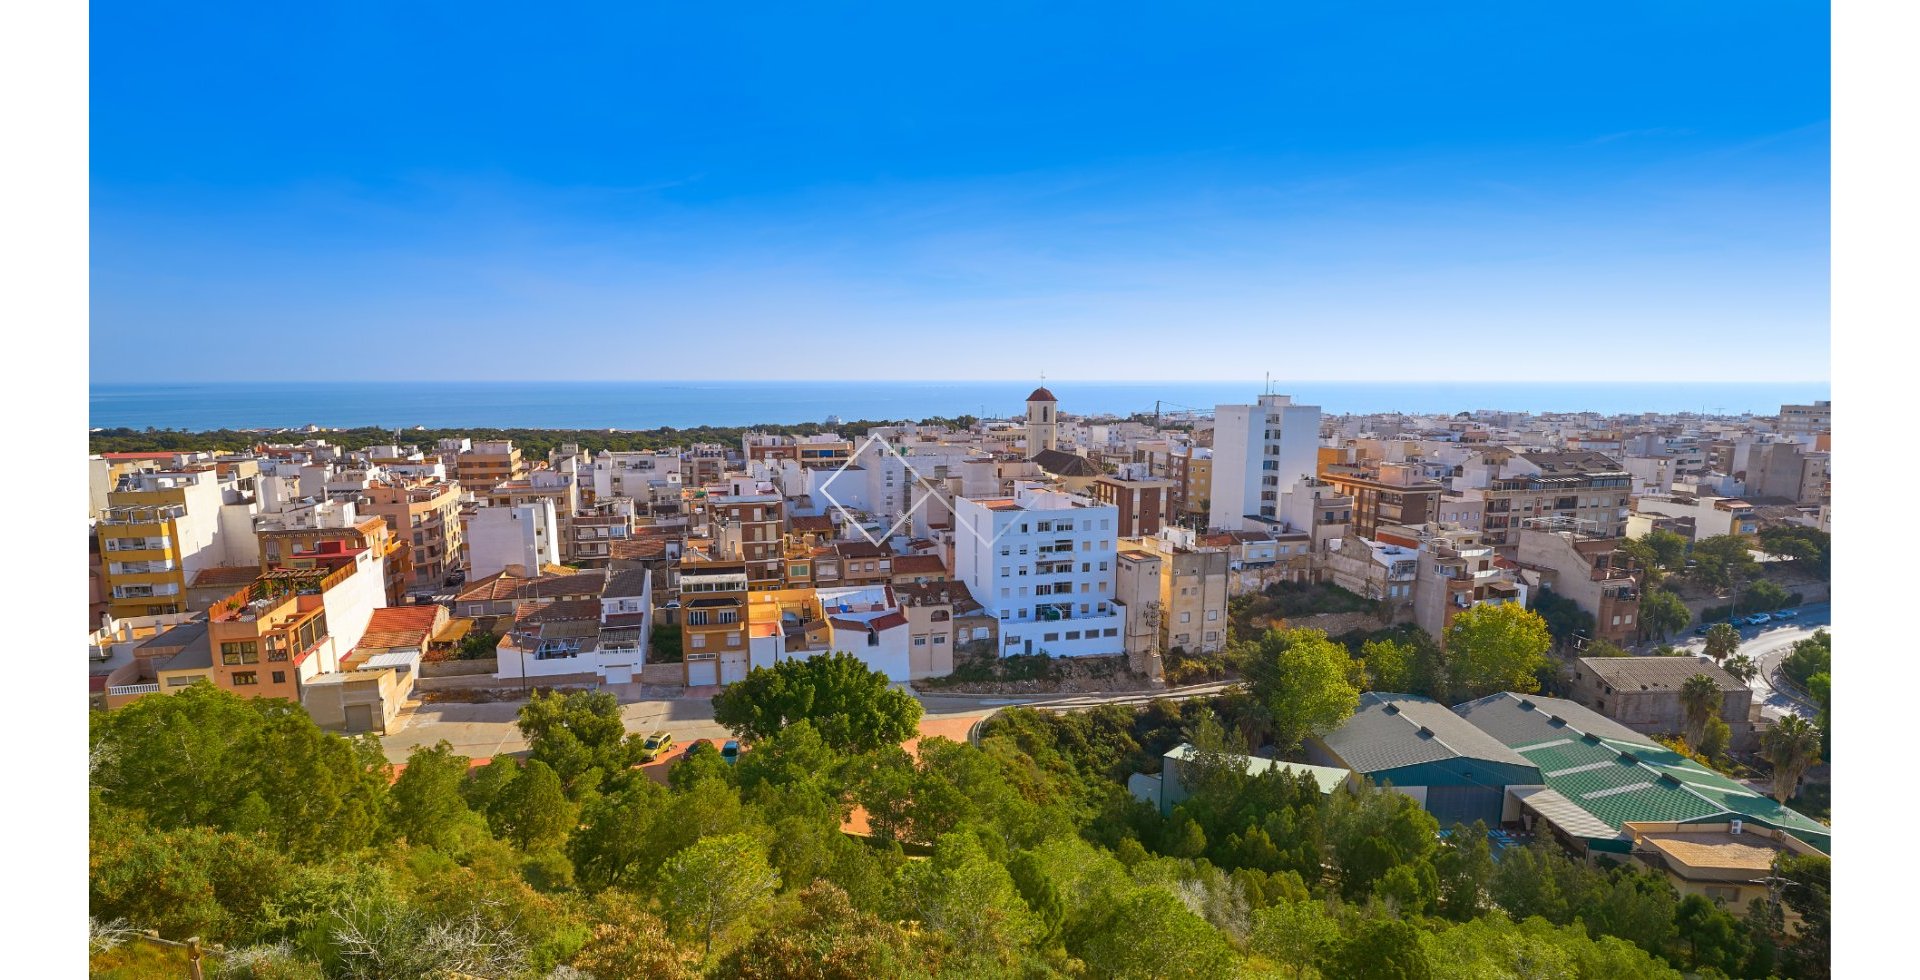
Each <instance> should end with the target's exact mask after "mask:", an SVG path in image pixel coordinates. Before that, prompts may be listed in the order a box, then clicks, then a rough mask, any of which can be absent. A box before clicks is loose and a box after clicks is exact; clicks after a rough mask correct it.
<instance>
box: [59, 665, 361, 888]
mask: <svg viewBox="0 0 1920 980" xmlns="http://www.w3.org/2000/svg"><path fill="white" fill-rule="evenodd" d="M91 724H92V725H93V729H92V731H91V733H90V742H91V746H90V747H91V748H92V749H93V750H94V754H95V756H96V757H97V758H98V759H99V760H100V762H99V765H98V766H97V767H96V768H95V771H94V773H93V781H94V785H95V786H97V787H98V788H99V790H100V794H101V800H102V801H103V802H105V803H109V804H112V805H115V806H122V807H125V808H127V809H130V810H138V811H139V812H141V813H143V814H145V816H146V819H147V820H148V821H149V822H150V823H151V824H152V825H153V826H155V827H159V828H177V827H212V828H214V829H217V830H227V831H233V832H236V833H243V834H250V833H261V834H265V835H267V836H268V837H269V838H270V839H271V840H272V841H273V842H274V843H276V844H278V845H279V846H280V847H282V848H284V849H286V851H287V852H288V853H289V854H291V855H293V856H294V857H297V858H320V857H327V856H332V855H336V854H343V853H347V852H349V851H355V850H359V849H360V848H362V847H365V846H367V845H368V844H370V843H372V842H373V841H374V840H375V839H376V838H377V837H378V836H379V834H380V833H381V832H382V831H383V830H384V823H385V816H386V808H387V802H386V794H387V772H388V766H387V761H386V758H385V756H384V755H383V754H382V752H381V749H380V743H379V741H378V740H377V739H374V738H371V737H366V736H363V737H355V738H342V737H340V736H338V735H335V734H332V733H330V732H325V731H322V730H321V729H320V728H319V727H318V726H316V725H315V724H314V723H313V719H312V718H310V717H308V715H307V713H306V711H305V710H304V709H302V708H301V707H300V706H299V705H296V704H293V703H291V702H288V701H284V700H280V699H278V698H243V697H240V696H238V695H235V694H233V693H231V692H228V691H224V690H220V689H218V688H215V687H213V686H212V685H210V684H195V685H192V686H190V687H188V688H187V689H185V690H183V691H181V692H179V693H177V694H174V695H170V696H168V697H157V698H141V699H139V700H138V701H135V702H134V703H132V704H130V705H127V706H126V707H124V708H121V709H119V710H117V711H113V712H110V713H106V714H101V715H96V716H94V718H93V720H92V722H91Z"/></svg>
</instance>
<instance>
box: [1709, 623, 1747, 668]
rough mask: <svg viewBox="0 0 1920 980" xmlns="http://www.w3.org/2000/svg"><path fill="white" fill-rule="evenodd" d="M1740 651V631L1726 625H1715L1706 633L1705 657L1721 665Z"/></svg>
mask: <svg viewBox="0 0 1920 980" xmlns="http://www.w3.org/2000/svg"><path fill="white" fill-rule="evenodd" d="M1739 649H1740V631H1739V630H1737V629H1734V628H1733V627H1732V626H1729V625H1727V624H1726V623H1716V624H1714V627H1713V628H1712V629H1710V630H1708V631H1707V651H1706V652H1707V656H1709V657H1711V658H1713V662H1714V663H1716V664H1717V663H1722V662H1725V660H1726V659H1727V658H1728V657H1731V656H1733V655H1734V653H1735V651H1737V650H1739Z"/></svg>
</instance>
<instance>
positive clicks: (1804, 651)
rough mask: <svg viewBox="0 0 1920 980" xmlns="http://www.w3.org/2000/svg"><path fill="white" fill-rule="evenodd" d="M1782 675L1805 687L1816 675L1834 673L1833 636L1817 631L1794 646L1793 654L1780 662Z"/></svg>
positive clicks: (1824, 631) (1823, 631)
mask: <svg viewBox="0 0 1920 980" xmlns="http://www.w3.org/2000/svg"><path fill="white" fill-rule="evenodd" d="M1780 673H1782V674H1785V675H1786V676H1787V679H1788V680H1791V681H1793V682H1794V683H1795V684H1798V685H1800V686H1801V687H1805V686H1806V685H1807V681H1808V680H1809V679H1811V678H1812V677H1813V675H1815V674H1827V675H1831V674H1832V673H1833V634H1831V633H1828V632H1827V631H1826V630H1815V631H1814V633H1813V635H1812V636H1810V637H1807V638H1806V639H1804V640H1800V641H1798V642H1796V643H1795V644H1794V645H1793V650H1792V652H1790V653H1788V654H1787V655H1786V656H1785V657H1784V658H1782V659H1781V661H1780Z"/></svg>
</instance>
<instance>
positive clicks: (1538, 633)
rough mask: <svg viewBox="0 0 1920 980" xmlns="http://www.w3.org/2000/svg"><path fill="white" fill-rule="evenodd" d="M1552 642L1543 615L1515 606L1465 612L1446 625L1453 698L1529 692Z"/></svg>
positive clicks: (1506, 604)
mask: <svg viewBox="0 0 1920 980" xmlns="http://www.w3.org/2000/svg"><path fill="white" fill-rule="evenodd" d="M1552 646H1553V639H1552V637H1551V636H1550V635H1549V634H1548V632H1547V624H1546V621H1545V620H1544V619H1542V618H1540V616H1539V614H1537V613H1535V612H1533V611H1531V610H1528V609H1524V608H1521V607H1520V606H1519V605H1517V604H1515V603H1511V602H1503V603H1501V604H1499V605H1485V604H1482V605H1477V606H1474V607H1473V608H1471V609H1465V610H1462V611H1461V612H1460V613H1459V615H1456V616H1455V617H1453V623H1452V624H1451V625H1449V626H1448V627H1447V642H1446V652H1447V665H1448V668H1449V674H1450V677H1449V678H1448V680H1449V682H1450V686H1451V691H1450V692H1449V698H1450V699H1452V700H1461V701H1471V700H1473V699H1475V698H1481V697H1485V696H1487V695H1489V694H1496V693H1499V692H1501V691H1514V692H1517V693H1520V694H1531V693H1533V692H1535V691H1538V690H1539V689H1540V680H1539V677H1538V676H1537V675H1538V673H1539V671H1540V669H1541V668H1542V667H1544V666H1546V663H1547V650H1548V649H1550V648H1551V647H1552Z"/></svg>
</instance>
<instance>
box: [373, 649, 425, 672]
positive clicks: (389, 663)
mask: <svg viewBox="0 0 1920 980" xmlns="http://www.w3.org/2000/svg"><path fill="white" fill-rule="evenodd" d="M419 661H420V654H419V653H418V652H417V651H413V650H396V651H393V652H392V653H376V654H374V655H373V656H371V657H368V658H367V662H366V663H363V664H361V665H360V666H359V668H358V669H359V670H379V669H380V668H382V667H416V666H418V665H419Z"/></svg>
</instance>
